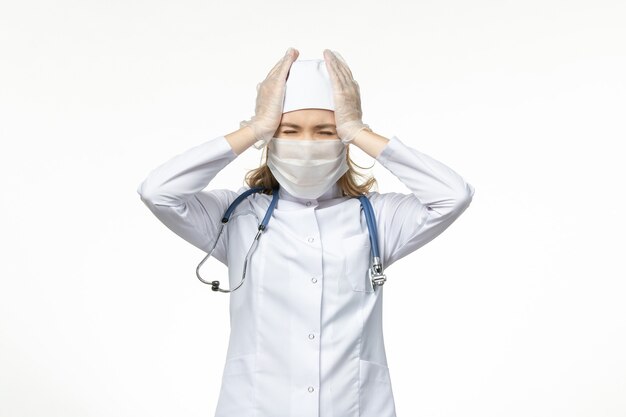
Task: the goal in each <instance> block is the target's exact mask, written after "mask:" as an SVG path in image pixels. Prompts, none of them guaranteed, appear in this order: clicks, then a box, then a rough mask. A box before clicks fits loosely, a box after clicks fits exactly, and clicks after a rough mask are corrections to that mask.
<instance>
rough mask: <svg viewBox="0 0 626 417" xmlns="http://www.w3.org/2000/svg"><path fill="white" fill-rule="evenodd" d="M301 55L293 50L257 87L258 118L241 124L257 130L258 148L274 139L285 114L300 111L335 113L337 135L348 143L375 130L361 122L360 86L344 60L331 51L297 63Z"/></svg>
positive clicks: (254, 117) (289, 50)
mask: <svg viewBox="0 0 626 417" xmlns="http://www.w3.org/2000/svg"><path fill="white" fill-rule="evenodd" d="M298 55H299V52H298V51H297V50H295V49H293V48H289V49H288V50H287V53H286V54H285V56H284V57H283V58H282V59H281V60H280V61H279V62H278V63H277V64H276V65H275V66H274V68H272V70H271V71H270V73H269V74H268V76H267V78H266V79H265V80H264V81H263V82H261V83H259V84H258V85H257V99H256V109H255V115H254V116H253V117H252V118H251V119H250V120H247V121H245V120H244V121H242V122H241V123H240V127H244V126H250V127H251V128H252V130H253V131H254V134H255V138H256V140H257V142H256V143H255V144H254V147H255V148H256V149H261V148H263V146H265V145H266V144H267V143H268V142H269V141H270V140H271V139H272V137H273V136H274V133H275V132H276V130H277V129H278V126H279V125H280V120H281V118H282V114H283V113H287V112H290V111H293V110H300V109H308V108H317V109H327V110H332V111H334V112H335V124H336V127H337V135H338V136H339V138H340V139H341V141H342V142H343V143H344V144H347V143H349V142H351V141H352V140H354V138H355V136H356V134H357V133H358V132H359V131H361V130H363V129H367V130H370V131H371V129H370V128H369V126H368V125H366V124H364V123H363V122H362V120H361V118H362V111H361V97H360V92H359V86H358V84H357V82H356V81H355V80H354V78H352V73H351V72H350V69H349V68H348V66H347V64H346V63H345V61H344V60H343V58H342V57H341V56H340V55H339V54H338V53H336V52H332V51H330V50H329V49H326V50H324V56H325V58H326V59H325V60H324V59H309V60H300V61H295V59H296V58H297V57H298ZM287 77H288V78H287Z"/></svg>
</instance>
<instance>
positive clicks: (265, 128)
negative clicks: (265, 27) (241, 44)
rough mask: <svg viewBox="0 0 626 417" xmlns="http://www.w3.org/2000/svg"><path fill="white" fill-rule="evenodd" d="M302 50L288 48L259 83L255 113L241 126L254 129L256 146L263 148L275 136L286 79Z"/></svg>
mask: <svg viewBox="0 0 626 417" xmlns="http://www.w3.org/2000/svg"><path fill="white" fill-rule="evenodd" d="M299 54H300V52H298V51H297V50H296V49H294V48H289V49H287V52H286V53H285V56H283V57H282V58H281V59H280V61H278V63H276V65H274V68H272V69H271V70H270V72H269V73H268V74H267V77H266V78H265V80H263V81H262V82H260V83H259V84H257V86H256V90H257V98H256V107H255V114H254V116H252V118H251V119H250V120H243V121H242V122H241V123H240V124H239V127H245V126H249V127H250V128H251V129H252V130H253V131H254V137H255V139H256V140H257V143H255V144H254V147H255V148H257V149H261V148H262V147H263V146H265V144H267V142H269V140H270V139H272V137H273V136H274V133H275V132H276V129H278V126H279V125H280V119H281V118H282V116H283V102H284V99H285V88H286V86H285V80H286V78H287V74H288V73H289V69H290V68H291V64H292V63H293V61H294V60H295V59H296V58H297V57H298V55H299Z"/></svg>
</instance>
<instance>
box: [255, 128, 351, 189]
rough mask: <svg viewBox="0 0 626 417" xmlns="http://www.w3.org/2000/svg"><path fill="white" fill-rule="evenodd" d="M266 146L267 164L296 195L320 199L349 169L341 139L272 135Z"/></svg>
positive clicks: (285, 186) (278, 178)
mask: <svg viewBox="0 0 626 417" xmlns="http://www.w3.org/2000/svg"><path fill="white" fill-rule="evenodd" d="M267 146H268V150H269V152H268V154H267V166H268V167H269V169H270V171H272V174H274V177H275V178H276V180H278V182H279V183H280V186H281V187H284V188H285V189H286V190H287V192H289V194H292V195H294V196H296V197H300V198H311V199H315V198H318V197H319V196H321V195H322V194H324V193H325V192H326V191H327V190H328V189H329V188H330V187H331V186H332V185H333V184H335V182H337V180H338V179H339V178H341V176H342V175H343V174H345V173H346V171H348V163H347V161H346V145H345V144H344V143H342V142H341V139H320V140H300V139H280V138H272V140H270V141H269V143H268V145H267Z"/></svg>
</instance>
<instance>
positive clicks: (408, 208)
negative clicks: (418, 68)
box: [137, 48, 474, 417]
mask: <svg viewBox="0 0 626 417" xmlns="http://www.w3.org/2000/svg"><path fill="white" fill-rule="evenodd" d="M297 57H298V51H296V50H294V49H292V48H289V49H288V51H287V53H286V55H285V56H284V57H283V58H282V59H281V60H280V61H279V62H278V63H277V64H276V66H275V67H274V68H273V69H272V70H271V71H270V73H269V74H268V76H267V78H266V79H265V80H264V81H263V82H262V83H260V84H259V85H258V86H257V100H256V109H255V115H254V116H253V117H252V118H251V120H249V121H244V122H241V128H240V129H239V130H237V131H235V132H232V133H230V134H227V135H225V136H218V137H216V138H214V139H212V140H210V141H207V142H205V143H202V144H200V145H198V146H196V147H194V148H192V149H189V150H187V151H186V152H184V153H182V154H180V155H178V156H176V157H174V158H172V159H171V160H169V161H168V162H166V163H164V164H163V165H161V166H159V167H158V168H156V169H155V170H153V171H152V172H151V173H150V174H149V175H148V177H147V178H146V179H145V180H144V181H143V182H142V183H141V184H140V186H139V188H138V190H137V191H138V192H139V194H140V196H141V199H142V200H143V202H144V203H145V204H146V205H147V206H148V208H149V209H150V210H151V211H152V212H153V213H154V214H155V215H156V216H157V217H158V218H159V220H161V221H162V222H163V223H164V224H165V225H166V226H167V227H169V228H170V229H171V230H172V231H174V232H175V233H177V234H178V235H179V236H181V237H182V238H183V239H185V240H186V241H188V242H190V243H191V244H193V245H195V246H196V247H198V248H200V249H202V250H204V251H205V252H209V251H210V249H211V248H212V247H213V243H214V242H215V239H216V237H217V231H218V229H219V227H220V224H221V219H222V216H223V215H224V212H225V211H226V209H227V208H228V207H229V205H230V204H231V203H232V202H233V201H234V200H235V198H236V197H237V196H238V195H239V194H241V193H242V192H243V191H245V190H247V189H250V188H252V187H256V186H263V187H265V191H263V192H260V193H253V194H251V195H250V196H248V197H246V200H244V201H243V202H242V203H241V204H239V205H238V206H237V208H236V210H235V211H234V212H233V214H232V216H231V220H230V221H229V223H228V226H227V227H226V229H225V232H224V233H223V234H222V236H220V238H219V239H218V241H217V246H216V247H215V250H214V252H213V255H214V256H215V257H216V258H217V259H218V260H219V261H220V262H222V263H224V264H225V265H227V266H228V270H229V284H230V286H229V288H231V289H232V288H233V286H237V284H238V283H239V282H240V280H241V275H242V270H243V267H244V259H245V257H246V254H247V252H248V249H249V247H250V244H251V243H252V240H253V238H254V236H255V235H256V233H257V229H258V224H259V219H263V218H264V216H265V213H266V212H267V210H268V208H270V203H271V201H272V198H273V191H272V188H273V187H275V186H279V188H278V197H279V198H278V201H277V203H276V206H275V207H274V211H273V212H272V214H271V220H270V222H269V224H268V227H267V229H266V230H265V231H264V232H263V234H262V236H263V237H262V238H260V239H259V241H258V245H257V247H256V249H255V251H254V252H253V254H252V255H251V257H250V260H249V265H248V266H247V274H246V278H245V281H244V282H245V283H244V284H243V285H242V286H241V287H240V288H238V289H237V290H236V291H233V292H231V293H230V322H231V334H230V340H229V345H228V353H227V357H226V363H225V366H224V371H223V376H222V387H221V391H220V396H219V400H218V404H217V409H216V416H218V417H225V416H228V417H235V416H241V417H243V416H246V417H247V416H252V415H254V416H257V417H279V416H285V417H295V416H316V417H317V416H322V417H329V416H334V417H351V416H354V417H356V416H376V417H391V416H395V405H394V399H393V394H392V389H391V381H390V377H389V375H390V374H389V369H388V367H387V360H386V354H385V347H384V341H383V332H382V300H383V298H382V297H383V291H382V290H383V288H384V286H383V285H378V286H376V285H374V284H373V283H372V281H371V279H370V276H369V273H368V270H369V267H370V265H371V263H370V261H371V258H370V256H371V254H370V241H369V229H368V225H367V222H366V219H365V215H364V213H363V211H362V208H361V203H360V201H359V199H358V198H353V197H356V196H358V195H365V196H367V198H368V199H369V201H370V203H371V206H372V208H373V211H374V214H375V216H374V217H375V220H376V225H377V230H378V246H379V250H380V258H381V260H382V264H383V265H384V266H385V267H388V266H390V265H391V264H393V263H394V262H395V261H397V260H398V259H400V258H402V257H404V256H406V255H408V254H409V253H411V252H413V251H415V250H417V249H418V248H420V247H421V246H423V245H425V244H426V243H428V242H429V241H431V240H432V239H434V238H435V237H436V236H438V235H439V234H440V233H442V232H443V231H444V230H445V229H446V228H447V227H448V226H450V224H452V223H453V222H454V221H455V220H456V219H457V218H458V217H459V216H460V215H461V213H463V211H464V210H465V209H466V208H467V207H468V206H469V204H470V202H471V200H472V196H473V194H474V187H473V186H472V185H470V184H469V183H467V182H465V181H464V180H463V178H462V177H461V176H459V175H458V174H457V173H456V172H454V171H453V170H452V169H450V168H449V167H447V166H446V165H444V164H442V163H441V162H438V161H436V160H435V159H433V158H431V157H429V156H427V155H425V154H423V153H421V152H419V151H417V150H415V149H413V148H411V147H409V146H407V145H406V144H404V143H403V142H401V141H400V139H398V138H397V137H396V136H393V137H391V138H390V139H388V138H385V137H383V136H381V135H379V134H377V133H374V132H373V131H372V130H371V129H370V128H369V126H367V125H365V124H364V123H363V122H362V120H361V114H362V112H361V103H360V93H359V88H358V84H357V83H356V81H354V79H353V77H352V73H351V71H350V69H349V68H348V66H347V64H346V62H345V61H344V60H343V59H342V58H341V57H340V56H339V55H338V54H336V53H334V52H332V51H330V50H328V49H327V50H324V60H305V61H296V58H297ZM294 61H295V62H294ZM292 64H293V65H292ZM350 143H351V144H353V145H355V146H358V147H359V148H361V149H362V150H363V151H364V152H366V153H367V154H369V155H370V156H371V157H373V158H375V159H376V160H377V161H378V162H379V163H381V164H382V165H383V166H384V167H385V168H387V169H388V170H389V171H390V172H391V173H393V174H394V175H395V176H396V177H397V178H398V179H400V181H402V182H403V183H404V184H405V185H406V186H407V187H408V188H409V189H410V190H411V193H409V194H401V193H384V194H380V193H378V192H375V191H370V188H371V186H372V185H373V183H374V181H373V179H372V178H370V179H369V181H366V182H365V183H359V182H358V181H357V177H358V175H357V174H356V172H355V171H354V170H353V165H352V163H351V161H349V157H348V154H347V148H348V145H349V144H350ZM251 145H254V146H255V147H256V148H257V149H260V148H262V147H264V146H266V145H267V147H266V150H267V153H266V156H267V162H266V163H264V164H263V165H262V166H261V167H259V168H258V169H256V170H254V171H252V172H250V173H249V175H248V176H247V185H246V186H244V187H241V188H240V189H239V190H238V191H237V192H234V191H232V190H227V189H213V190H209V191H203V190H204V188H205V187H207V185H209V184H210V182H211V180H212V179H213V178H214V177H215V176H216V175H217V173H218V172H219V171H220V170H221V169H223V168H224V167H225V166H226V165H228V164H229V163H230V162H232V161H233V160H234V159H235V158H236V157H237V156H238V155H239V154H241V153H242V152H243V151H244V150H246V149H247V148H249V147H250V146H251ZM400 278H402V277H397V278H396V279H392V280H391V282H393V283H394V284H395V283H397V284H399V285H401V281H402V280H401V279H400ZM405 279H410V277H405ZM394 284H392V285H394Z"/></svg>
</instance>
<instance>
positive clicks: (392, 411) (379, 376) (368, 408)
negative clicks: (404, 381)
mask: <svg viewBox="0 0 626 417" xmlns="http://www.w3.org/2000/svg"><path fill="white" fill-rule="evenodd" d="M359 368H360V369H359V409H360V411H361V414H360V415H361V417H395V416H396V407H395V402H394V398H393V392H392V389H391V380H390V378H389V368H388V367H387V366H385V365H382V364H379V363H375V362H370V361H366V360H363V359H359Z"/></svg>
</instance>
